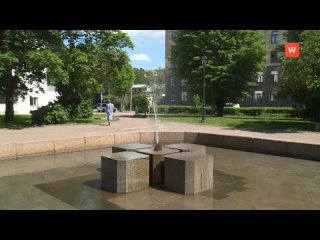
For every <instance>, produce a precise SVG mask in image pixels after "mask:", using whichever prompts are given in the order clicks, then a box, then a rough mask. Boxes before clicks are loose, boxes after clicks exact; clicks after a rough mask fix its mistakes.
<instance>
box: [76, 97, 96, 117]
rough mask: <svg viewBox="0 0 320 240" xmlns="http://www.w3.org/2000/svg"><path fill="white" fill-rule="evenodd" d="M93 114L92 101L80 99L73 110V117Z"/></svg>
mask: <svg viewBox="0 0 320 240" xmlns="http://www.w3.org/2000/svg"><path fill="white" fill-rule="evenodd" d="M92 115H93V112H92V101H91V100H82V101H81V103H80V104H79V105H78V106H77V107H76V110H75V111H74V118H90V117H91V116H92Z"/></svg>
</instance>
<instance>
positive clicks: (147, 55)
mask: <svg viewBox="0 0 320 240" xmlns="http://www.w3.org/2000/svg"><path fill="white" fill-rule="evenodd" d="M122 31H123V32H126V33H127V34H128V35H129V37H130V38H131V41H132V42H133V44H134V46H135V48H134V50H131V49H125V50H126V51H127V52H128V56H129V57H130V60H131V64H132V66H133V67H135V68H143V69H146V70H153V69H157V68H159V67H161V68H164V65H165V30H122Z"/></svg>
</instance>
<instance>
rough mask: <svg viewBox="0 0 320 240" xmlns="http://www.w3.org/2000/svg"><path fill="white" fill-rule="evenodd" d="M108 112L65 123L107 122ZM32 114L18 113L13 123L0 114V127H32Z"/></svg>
mask: <svg viewBox="0 0 320 240" xmlns="http://www.w3.org/2000/svg"><path fill="white" fill-rule="evenodd" d="M105 117H106V114H93V116H92V117H91V118H88V119H73V120H69V121H67V122H66V123H64V124H75V123H76V124H98V123H104V122H106V119H105ZM118 120H119V119H118V118H117V117H116V116H113V121H118ZM32 126H33V124H32V123H31V115H16V116H14V121H13V123H12V124H5V123H4V115H0V128H26V127H32Z"/></svg>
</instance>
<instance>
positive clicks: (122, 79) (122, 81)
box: [111, 62, 135, 111]
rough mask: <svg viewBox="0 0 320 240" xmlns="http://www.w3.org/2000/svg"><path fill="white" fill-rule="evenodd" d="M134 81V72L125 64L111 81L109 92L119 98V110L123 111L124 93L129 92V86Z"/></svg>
mask: <svg viewBox="0 0 320 240" xmlns="http://www.w3.org/2000/svg"><path fill="white" fill-rule="evenodd" d="M134 80H135V75H134V71H133V69H132V66H131V65H130V64H129V63H128V62H127V64H126V65H124V66H122V67H121V68H120V70H119V71H118V74H117V75H116V76H115V77H114V78H113V80H112V81H111V86H112V88H111V92H112V93H113V94H114V95H116V96H118V97H119V98H120V109H121V111H124V110H125V109H124V101H125V97H126V93H128V91H130V89H131V86H132V85H133V83H134Z"/></svg>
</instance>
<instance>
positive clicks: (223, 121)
mask: <svg viewBox="0 0 320 240" xmlns="http://www.w3.org/2000/svg"><path fill="white" fill-rule="evenodd" d="M150 117H151V116H150ZM158 118H159V120H160V121H164V122H165V121H172V122H184V123H193V124H199V125H203V124H206V125H211V126H221V127H231V128H237V129H245V130H250V131H257V132H270V131H314V129H315V124H314V123H313V122H310V121H303V120H296V119H267V118H235V117H209V116H208V117H207V119H206V123H201V116H158Z"/></svg>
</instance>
